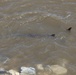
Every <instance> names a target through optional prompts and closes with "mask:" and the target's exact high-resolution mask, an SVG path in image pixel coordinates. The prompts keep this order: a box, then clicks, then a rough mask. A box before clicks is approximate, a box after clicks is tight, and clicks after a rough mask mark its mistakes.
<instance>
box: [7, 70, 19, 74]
mask: <svg viewBox="0 0 76 75" xmlns="http://www.w3.org/2000/svg"><path fill="white" fill-rule="evenodd" d="M8 73H9V74H10V75H19V72H17V71H15V70H12V69H11V70H9V71H8Z"/></svg>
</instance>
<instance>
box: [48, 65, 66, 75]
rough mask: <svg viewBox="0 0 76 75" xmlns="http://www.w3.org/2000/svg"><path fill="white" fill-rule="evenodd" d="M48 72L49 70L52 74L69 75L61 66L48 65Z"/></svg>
mask: <svg viewBox="0 0 76 75" xmlns="http://www.w3.org/2000/svg"><path fill="white" fill-rule="evenodd" d="M47 70H49V71H50V73H52V74H55V75H62V74H66V73H67V69H66V68H64V67H62V66H59V65H51V66H49V65H48V66H47Z"/></svg>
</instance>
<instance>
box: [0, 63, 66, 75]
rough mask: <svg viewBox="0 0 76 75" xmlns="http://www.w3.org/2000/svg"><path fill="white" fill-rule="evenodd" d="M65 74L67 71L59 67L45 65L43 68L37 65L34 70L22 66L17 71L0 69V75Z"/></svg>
mask: <svg viewBox="0 0 76 75" xmlns="http://www.w3.org/2000/svg"><path fill="white" fill-rule="evenodd" d="M65 74H67V69H66V68H65V67H62V66H60V65H51V66H50V65H46V66H45V67H44V66H43V65H42V64H37V65H36V68H34V67H25V66H22V67H21V68H20V70H19V71H16V70H13V69H10V70H8V71H7V70H5V69H4V68H0V75H65Z"/></svg>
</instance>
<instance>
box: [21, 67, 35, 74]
mask: <svg viewBox="0 0 76 75" xmlns="http://www.w3.org/2000/svg"><path fill="white" fill-rule="evenodd" d="M20 75H36V70H35V68H33V67H21V73H20Z"/></svg>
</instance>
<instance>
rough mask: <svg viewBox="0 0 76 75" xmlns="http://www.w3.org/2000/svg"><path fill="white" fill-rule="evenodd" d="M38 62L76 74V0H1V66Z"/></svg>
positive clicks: (31, 64)
mask: <svg viewBox="0 0 76 75" xmlns="http://www.w3.org/2000/svg"><path fill="white" fill-rule="evenodd" d="M69 27H72V30H71V32H68V31H67V30H66V29H68V28H69ZM52 34H55V36H51V35H52ZM36 64H43V65H54V64H58V65H61V66H63V67H66V68H67V70H68V74H67V75H76V1H75V0H0V67H4V68H6V69H11V68H13V69H18V68H19V67H21V66H32V67H34V66H35V65H36Z"/></svg>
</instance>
